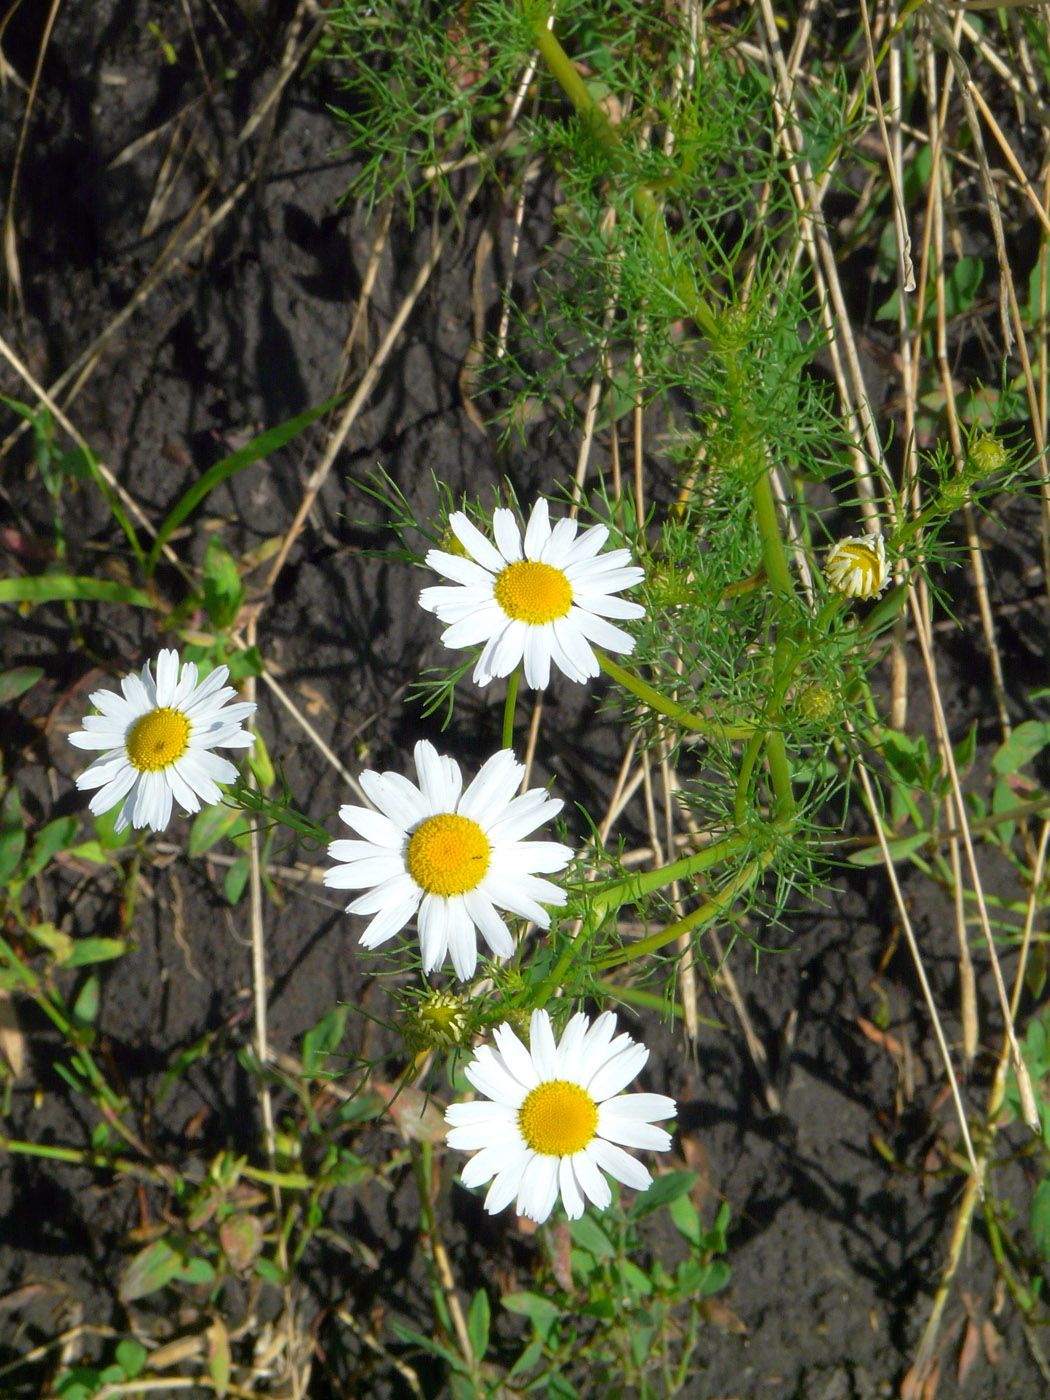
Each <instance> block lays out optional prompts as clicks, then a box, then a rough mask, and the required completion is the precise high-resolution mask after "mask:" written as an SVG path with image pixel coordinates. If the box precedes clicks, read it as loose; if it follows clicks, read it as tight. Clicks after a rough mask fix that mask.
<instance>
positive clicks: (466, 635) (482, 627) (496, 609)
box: [441, 603, 507, 648]
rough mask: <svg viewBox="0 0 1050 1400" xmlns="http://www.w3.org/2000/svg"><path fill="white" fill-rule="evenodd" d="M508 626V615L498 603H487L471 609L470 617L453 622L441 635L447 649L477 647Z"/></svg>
mask: <svg viewBox="0 0 1050 1400" xmlns="http://www.w3.org/2000/svg"><path fill="white" fill-rule="evenodd" d="M506 625H507V615H506V613H505V612H504V611H503V609H502V608H501V607H500V606H499V604H498V603H486V604H483V605H482V606H481V607H474V608H471V609H470V612H469V616H467V617H464V618H461V619H460V620H459V621H458V622H451V623H450V625H449V626H448V627H447V628H446V629H445V631H444V632H442V634H441V642H442V645H443V646H446V647H454V648H458V647H476V646H478V645H479V643H481V642H487V641H489V640H490V639H491V638H492V637H493V635H494V634H495V633H497V632H502V630H503V628H504V627H506Z"/></svg>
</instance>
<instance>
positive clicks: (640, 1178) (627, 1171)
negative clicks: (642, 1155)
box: [584, 1137, 653, 1191]
mask: <svg viewBox="0 0 1050 1400" xmlns="http://www.w3.org/2000/svg"><path fill="white" fill-rule="evenodd" d="M584 1151H585V1152H586V1153H587V1155H588V1156H589V1157H590V1158H591V1159H592V1161H594V1162H596V1163H597V1165H598V1166H599V1167H601V1168H602V1169H603V1171H607V1172H608V1173H609V1175H610V1176H614V1177H615V1178H616V1180H617V1181H622V1182H623V1183H624V1185H625V1186H632V1187H633V1188H634V1189H635V1191H645V1190H646V1189H647V1188H648V1187H650V1186H651V1185H652V1183H653V1179H652V1177H651V1176H650V1175H649V1172H648V1170H647V1168H645V1167H643V1166H642V1164H641V1162H639V1161H638V1159H637V1158H636V1157H632V1156H631V1154H630V1153H629V1152H625V1151H624V1150H623V1148H622V1147H617V1146H616V1144H615V1143H612V1142H606V1141H605V1139H604V1138H600V1137H596V1138H591V1140H590V1142H589V1143H588V1144H587V1146H586V1148H584Z"/></svg>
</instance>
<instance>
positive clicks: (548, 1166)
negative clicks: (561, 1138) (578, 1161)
mask: <svg viewBox="0 0 1050 1400" xmlns="http://www.w3.org/2000/svg"><path fill="white" fill-rule="evenodd" d="M557 1199H558V1158H557V1157H554V1156H551V1155H549V1154H547V1153H540V1152H537V1153H536V1154H535V1155H534V1156H533V1158H532V1160H531V1162H529V1164H528V1166H527V1167H526V1168H525V1171H524V1172H523V1174H522V1178H521V1185H520V1186H519V1187H518V1214H519V1215H526V1216H528V1218H529V1219H530V1220H535V1222H536V1224H537V1225H542V1224H543V1222H544V1221H545V1220H546V1219H547V1216H548V1215H550V1213H551V1211H552V1210H553V1209H554V1203H555V1201H556V1200H557Z"/></svg>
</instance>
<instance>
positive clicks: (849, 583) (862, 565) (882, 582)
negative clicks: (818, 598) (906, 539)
mask: <svg viewBox="0 0 1050 1400" xmlns="http://www.w3.org/2000/svg"><path fill="white" fill-rule="evenodd" d="M889 576H890V570H889V565H888V564H887V562H886V545H885V542H884V541H883V538H882V536H881V535H850V536H848V537H847V538H846V539H844V540H839V541H838V543H837V544H834V545H832V547H831V548H830V549H829V550H828V552H827V555H826V556H825V559H824V577H825V578H826V579H827V581H828V585H829V586H830V587H831V588H832V589H833V590H834V591H835V592H836V593H844V594H845V595H846V596H847V597H849V598H877V597H878V596H879V594H880V593H881V592H882V590H883V589H884V588H885V587H886V581H887V579H888V578H889Z"/></svg>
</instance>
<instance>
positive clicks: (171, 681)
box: [157, 651, 179, 710]
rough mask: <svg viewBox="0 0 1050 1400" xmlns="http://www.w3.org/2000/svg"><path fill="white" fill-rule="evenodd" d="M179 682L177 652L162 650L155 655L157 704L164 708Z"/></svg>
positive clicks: (169, 702) (170, 700) (169, 701)
mask: <svg viewBox="0 0 1050 1400" xmlns="http://www.w3.org/2000/svg"><path fill="white" fill-rule="evenodd" d="M178 683H179V653H178V652H177V651H162V652H161V654H160V655H159V656H158V657H157V705H158V707H159V708H160V709H162V710H163V709H166V708H167V707H168V706H169V705H170V704H171V702H172V700H173V698H174V696H175V687H176V686H177V685H178Z"/></svg>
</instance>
